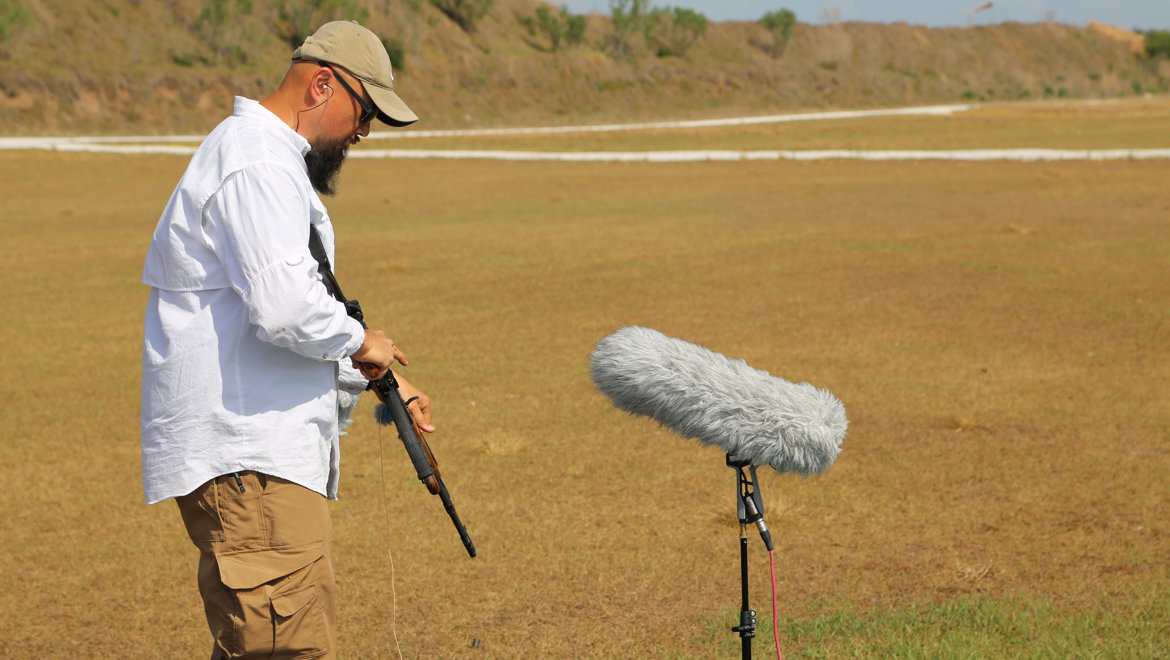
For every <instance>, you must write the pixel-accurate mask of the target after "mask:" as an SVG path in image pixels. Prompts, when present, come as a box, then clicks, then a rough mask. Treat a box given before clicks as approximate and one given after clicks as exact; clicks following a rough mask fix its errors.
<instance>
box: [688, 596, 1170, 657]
mask: <svg viewBox="0 0 1170 660" xmlns="http://www.w3.org/2000/svg"><path fill="white" fill-rule="evenodd" d="M738 618H739V612H738V611H734V612H731V611H728V612H725V613H724V614H723V615H722V616H721V617H720V618H719V619H709V620H707V621H704V622H703V626H702V627H703V630H704V631H705V633H706V634H707V635H708V637H709V638H710V643H711V644H712V646H713V649H712V650H713V651H714V654H715V655H716V656H723V657H730V656H731V655H732V654H733V653H734V651H735V650H736V649H738V648H739V647H740V640H739V637H738V635H737V634H735V633H733V632H731V626H733V625H735V624H736V623H737V622H738ZM1167 621H1170V599H1167V598H1166V597H1165V596H1162V597H1159V598H1158V599H1156V600H1154V601H1153V602H1148V603H1142V604H1141V605H1138V604H1133V605H1132V606H1131V607H1127V608H1120V609H1118V608H1111V607H1107V606H1105V605H1097V606H1095V607H1093V608H1091V609H1090V610H1088V611H1083V612H1081V611H1067V610H1065V609H1063V608H1061V607H1060V606H1059V605H1058V604H1057V603H1054V602H1052V601H1049V600H1043V599H1036V598H1033V597H1028V596H1011V597H1005V598H992V597H984V596H966V597H963V598H960V599H958V600H954V601H949V602H945V603H941V604H938V605H933V606H930V607H925V608H909V607H900V608H889V609H881V610H876V611H873V612H869V613H859V612H858V611H857V610H856V608H852V607H851V608H850V609H848V610H842V611H839V612H835V613H831V614H823V615H821V616H817V617H813V618H798V617H784V618H781V619H780V644H781V647H780V650H781V651H782V652H784V653H785V654H786V655H788V656H789V657H797V658H844V657H848V658H952V659H961V658H969V659H971V660H975V659H977V658H1100V659H1108V658H1118V659H1121V658H1126V659H1129V658H1165V657H1167V656H1170V636H1168V635H1167ZM771 623H772V621H771V617H764V616H760V621H759V624H758V626H757V631H756V633H757V637H756V639H755V640H754V641H753V652H754V653H755V654H758V655H760V657H766V656H768V655H769V654H770V653H771V649H772V646H773V642H772V626H771Z"/></svg>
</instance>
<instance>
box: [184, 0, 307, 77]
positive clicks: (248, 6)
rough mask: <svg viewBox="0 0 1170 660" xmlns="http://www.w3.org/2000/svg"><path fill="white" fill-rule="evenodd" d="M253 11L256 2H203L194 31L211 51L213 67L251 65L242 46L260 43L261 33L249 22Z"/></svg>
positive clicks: (222, 0)
mask: <svg viewBox="0 0 1170 660" xmlns="http://www.w3.org/2000/svg"><path fill="white" fill-rule="evenodd" d="M252 8H253V0H204V3H203V8H202V9H201V10H200V12H199V18H198V19H196V20H195V26H194V27H195V33H196V34H198V35H199V37H200V38H201V39H202V40H203V43H205V44H207V46H208V47H209V48H210V49H211V61H210V63H212V64H216V65H218V64H227V65H228V66H230V67H235V66H238V65H241V64H247V63H248V51H247V50H245V49H244V47H243V46H241V45H240V44H254V43H256V42H257V41H258V39H259V30H258V29H257V28H256V26H255V24H254V23H253V22H252V21H249V20H247V19H248V17H249V16H251V14H252ZM298 45H299V44H298ZM205 61H206V60H205Z"/></svg>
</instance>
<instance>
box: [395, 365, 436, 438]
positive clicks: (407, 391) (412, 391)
mask: <svg viewBox="0 0 1170 660" xmlns="http://www.w3.org/2000/svg"><path fill="white" fill-rule="evenodd" d="M394 380H396V381H398V393H399V394H401V395H402V400H403V401H407V402H408V403H407V405H406V411H407V412H409V413H410V419H411V421H412V422H414V428H415V431H416V432H417V431H419V430H422V431H426V432H427V433H434V432H435V427H434V426H433V425H432V424H431V397H429V396H427V395H426V394H423V393H422V391H421V390H419V389H418V388H416V387H415V386H414V385H411V384H410V383H409V382H407V380H406V379H405V378H403V377H402V374H394Z"/></svg>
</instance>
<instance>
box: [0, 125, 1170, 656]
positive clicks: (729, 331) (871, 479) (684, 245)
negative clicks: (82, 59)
mask: <svg viewBox="0 0 1170 660" xmlns="http://www.w3.org/2000/svg"><path fill="white" fill-rule="evenodd" d="M880 127H881V124H880V123H875V130H876V131H879V132H880V130H881V128H880ZM184 166H185V159H183V158H177V157H175V158H172V157H126V156H121V157H120V156H97V155H67V154H53V153H0V172H3V174H4V176H3V177H0V199H2V200H3V202H0V205H2V209H3V214H2V217H3V227H4V232H5V240H4V241H3V243H2V246H0V274H2V277H0V281H2V282H3V286H4V295H5V300H6V302H7V308H8V310H9V312H8V314H7V315H6V317H5V318H6V322H5V323H4V324H3V326H2V330H0V342H2V343H3V345H4V346H5V347H6V348H5V350H4V352H3V353H0V360H2V363H0V366H2V367H3V370H2V373H3V383H4V392H5V397H6V402H5V405H4V406H3V408H2V409H0V428H2V429H3V434H4V435H3V438H4V439H3V442H2V443H0V464H2V465H3V467H2V468H0V485H2V486H3V488H0V507H2V508H3V510H4V511H5V514H4V517H3V521H2V522H0V538H2V539H3V540H2V542H0V543H2V548H3V552H4V555H5V557H6V558H7V560H8V562H9V565H10V566H11V567H12V570H10V571H9V578H10V579H9V582H8V586H7V587H6V588H5V597H4V598H3V599H0V655H4V656H9V657H142V658H146V657H193V656H197V655H200V654H202V653H204V652H205V651H206V632H205V630H204V627H203V623H202V621H201V611H200V605H199V602H198V596H197V595H196V592H195V588H194V571H195V551H194V550H193V548H192V547H191V546H190V544H189V543H188V542H187V541H186V540H185V537H184V535H183V531H182V527H181V525H180V523H179V520H178V516H177V515H176V512H175V510H174V507H173V505H170V504H162V505H159V506H155V507H146V506H144V505H143V504H142V495H141V490H140V486H139V471H138V440H137V433H138V423H137V414H136V413H137V407H138V398H137V397H138V394H137V391H138V383H139V375H138V369H139V367H138V364H139V363H138V359H139V347H140V323H141V314H142V309H143V304H144V302H145V297H146V290H145V288H144V287H142V286H141V285H140V284H138V276H139V272H140V267H141V261H142V256H143V253H144V250H145V247H146V242H147V240H148V237H149V234H150V231H151V229H152V227H153V225H154V222H155V219H156V218H157V216H158V213H159V211H160V209H161V207H162V205H163V203H164V202H165V199H166V197H167V194H168V193H169V191H170V189H171V188H172V186H173V185H174V183H175V181H176V180H177V178H178V176H179V174H180V172H181V171H182V169H183V168H184ZM1168 176H1170V164H1168V163H1166V162H1165V161H1158V162H1113V163H1087V162H1085V163H1081V162H1074V163H1056V164H1018V163H984V164H963V163H929V164H915V163H887V164H873V163H851V162H822V163H807V164H801V163H787V162H779V163H735V164H730V163H728V164H717V163H703V164H673V165H612V164H611V165H604V164H596V165H590V164H556V165H550V164H500V163H495V162H431V161H423V162H408V163H399V162H392V161H354V162H352V163H350V164H349V165H347V170H346V172H345V175H344V176H343V186H344V187H343V190H342V194H341V196H340V197H339V198H338V199H336V200H335V201H333V202H332V203H331V204H330V208H331V211H332V212H333V215H334V217H335V221H336V223H337V225H338V229H339V233H340V236H341V239H340V243H339V261H340V264H339V269H338V275H339V277H340V278H341V279H342V280H343V281H344V282H345V283H346V290H347V291H349V292H352V293H353V294H355V295H358V296H359V297H360V298H361V299H362V301H363V304H364V306H365V307H366V309H367V311H368V315H369V319H370V320H371V321H372V324H373V325H375V326H384V327H386V328H388V329H389V331H390V334H391V336H393V337H394V338H395V339H396V340H397V341H398V342H399V343H400V345H402V346H403V347H404V349H405V350H406V352H407V354H408V355H409V356H410V357H411V360H412V366H411V367H410V368H409V374H410V376H411V378H412V380H413V381H415V382H416V383H418V384H419V385H421V386H423V387H425V388H426V389H427V390H428V391H429V392H430V393H431V394H432V395H433V396H434V397H435V399H436V402H437V412H436V414H437V423H438V426H439V433H438V434H437V438H436V440H435V442H434V446H435V449H436V452H437V453H438V456H439V459H440V461H441V462H442V464H443V466H444V468H445V475H446V478H447V481H448V485H449V486H450V488H451V490H452V493H453V496H454V498H455V501H456V503H457V505H458V506H459V508H460V512H461V513H462V515H463V517H464V520H465V522H466V523H467V525H468V528H469V530H470V532H471V534H472V536H473V538H474V539H475V541H476V544H477V546H478V548H479V551H480V557H479V558H477V559H475V560H469V559H467V557H466V556H465V555H464V554H463V550H462V548H461V547H460V545H459V542H458V539H457V537H456V536H455V533H454V531H453V530H452V529H451V527H450V523H449V522H448V521H447V520H446V519H445V517H444V516H443V514H442V510H441V507H440V506H439V504H438V502H437V501H435V499H434V498H432V497H429V496H427V495H426V494H425V491H424V490H423V489H422V488H421V487H420V486H419V485H418V484H417V483H415V480H414V478H413V476H412V475H411V474H410V469H409V464H408V462H407V461H406V459H405V456H403V455H402V452H401V450H400V449H399V448H398V447H397V446H396V443H397V441H396V439H394V438H393V437H391V436H390V435H389V434H386V433H383V434H382V438H381V440H382V442H383V443H385V447H386V452H387V454H386V460H387V465H386V472H387V479H386V483H385V484H384V485H383V484H382V483H381V482H380V479H379V478H378V474H379V462H378V461H379V445H378V442H379V436H378V431H377V428H376V427H375V426H374V425H373V424H372V423H370V422H369V421H368V413H369V402H365V403H363V406H362V409H361V411H360V418H359V422H358V423H357V424H355V425H354V426H353V427H352V429H351V430H352V435H351V436H350V437H349V438H347V439H346V440H345V450H344V459H343V471H344V476H343V482H342V499H341V500H340V501H339V502H337V503H336V504H335V505H334V506H333V512H334V520H335V524H336V550H337V551H336V555H337V559H336V561H337V571H338V575H339V582H340V590H341V600H342V605H341V619H342V626H343V627H342V631H341V635H342V643H343V645H344V649H345V651H346V653H345V655H346V656H347V657H391V656H392V654H393V640H392V638H391V635H390V621H391V618H390V608H391V590H390V580H389V562H388V558H387V556H386V531H387V530H386V526H385V518H384V516H383V512H382V503H381V495H380V492H381V491H382V490H383V489H385V492H386V493H387V495H388V497H389V506H390V518H391V530H390V537H391V545H392V547H393V550H394V560H395V563H396V566H397V571H398V573H397V597H398V605H399V611H398V617H397V623H398V633H399V636H400V637H401V640H402V643H403V648H404V651H405V653H406V655H407V656H408V657H480V656H482V657H492V658H515V657H573V656H578V657H645V656H650V657H656V656H665V655H669V654H675V653H677V654H679V655H681V656H683V657H710V656H711V655H712V654H713V653H714V651H713V650H712V649H713V647H712V645H711V634H709V633H708V632H706V628H705V626H707V624H708V623H709V622H710V621H713V620H716V621H717V620H718V619H719V618H720V617H722V616H723V615H724V614H725V613H727V612H730V611H733V610H735V609H737V604H738V562H737V549H736V548H737V536H738V529H737V528H736V525H735V524H734V521H733V520H732V518H733V514H734V508H733V506H734V500H733V497H734V493H733V489H734V477H733V475H732V474H731V471H730V470H728V469H727V468H725V467H724V466H723V457H722V455H720V454H719V453H718V452H716V451H714V450H710V449H702V448H700V447H698V446H697V445H695V444H694V443H692V442H690V441H686V440H682V439H679V438H676V437H673V436H671V435H669V434H667V433H666V432H663V431H661V430H658V429H657V428H655V426H654V425H653V424H652V423H649V422H647V421H644V420H635V419H631V418H628V417H627V416H625V415H622V414H620V413H618V412H615V411H614V410H613V409H612V408H611V406H610V405H609V403H608V402H607V401H606V400H605V399H604V397H603V396H602V395H600V394H598V393H597V392H596V391H595V390H594V388H593V386H592V384H591V383H590V380H589V375H588V361H589V352H590V350H591V348H592V346H593V344H594V342H596V341H597V340H598V339H599V338H601V337H603V336H605V335H606V334H608V333H610V332H612V331H613V330H615V329H617V328H618V327H620V326H623V325H627V324H642V325H648V326H652V327H655V328H658V329H660V330H662V331H663V332H666V333H667V334H671V335H675V336H680V337H683V338H686V339H688V340H691V341H694V342H697V343H700V344H703V345H705V346H709V347H711V348H712V349H714V350H717V351H720V352H723V353H725V354H726V355H728V356H732V357H737V358H744V359H746V360H747V361H748V362H749V363H750V364H752V365H755V366H757V367H760V368H763V369H767V370H769V371H771V372H772V373H773V374H776V375H779V376H782V377H784V378H787V379H790V380H794V381H810V382H813V383H815V384H817V385H819V386H822V387H827V388H830V389H831V390H833V391H834V392H835V393H836V394H837V395H838V396H839V397H840V398H841V399H842V400H843V401H844V403H845V406H846V409H847V410H848V412H849V415H850V419H851V426H850V432H849V435H848V437H847V439H846V443H845V451H844V453H843V454H842V455H841V458H840V459H839V460H838V462H837V465H836V466H835V467H834V468H833V469H832V470H830V472H829V473H827V474H826V475H825V476H824V477H822V478H819V479H813V480H808V481H802V480H799V479H796V478H792V477H784V478H779V477H775V476H765V478H764V480H763V492H764V494H765V496H766V505H767V507H768V508H769V517H770V520H771V522H772V525H771V526H772V527H773V534H774V536H775V537H776V539H777V544H778V548H777V558H778V568H779V579H780V585H779V588H780V593H781V599H782V600H781V609H782V612H784V613H786V615H787V616H797V617H810V616H815V615H819V614H824V613H831V612H837V611H845V612H853V613H857V614H859V615H860V614H864V613H866V612H870V611H873V610H874V609H875V608H880V607H884V606H907V607H919V606H925V605H929V604H932V603H940V602H949V601H951V600H953V599H955V598H958V597H961V596H963V595H966V594H981V595H987V596H990V597H1007V596H1023V597H1024V598H1027V599H1035V600H1043V601H1050V602H1054V603H1056V604H1057V606H1058V607H1059V608H1060V609H1061V610H1062V611H1071V612H1076V611H1083V610H1085V609H1087V608H1090V607H1092V606H1095V605H1097V604H1100V603H1104V604H1107V605H1114V606H1120V605H1130V606H1133V605H1134V604H1141V603H1144V602H1150V601H1156V600H1158V599H1165V594H1166V593H1167V592H1166V586H1167V585H1168V584H1170V580H1168V578H1170V576H1168V575H1167V564H1166V557H1167V556H1168V555H1170V525H1168V523H1167V516H1166V512H1167V510H1168V504H1170V486H1168V485H1167V481H1166V479H1165V475H1166V473H1167V471H1168V470H1170V449H1168V446H1170V436H1168V433H1170V431H1168V429H1170V405H1168V404H1167V396H1166V395H1167V393H1168V392H1170V382H1168V380H1170V371H1168V370H1167V368H1166V355H1167V348H1168V337H1170V334H1168V333H1170V324H1168V323H1167V317H1168V315H1170V306H1168V303H1167V301H1168V300H1170V283H1168V281H1167V278H1166V264H1167V263H1170V235H1168V234H1167V230H1166V226H1167V225H1166V219H1167V217H1168V216H1170V201H1168V200H1167V197H1166V192H1165V191H1166V183H1165V182H1166V180H1167V177H1168ZM1013 226H1014V227H1019V228H1027V229H1028V230H1029V231H1014V230H1010V229H1009V228H1011V227H1013ZM472 402H474V405H473V404H472ZM359 474H360V475H362V476H360V477H359V476H357V475H359ZM752 553H753V555H752V556H753V562H754V563H753V569H752V571H753V572H752V578H753V584H752V590H753V594H754V600H753V604H755V605H757V607H758V608H759V609H760V610H761V611H763V610H766V609H767V606H766V602H767V601H766V593H767V582H766V575H767V561H766V558H765V557H764V556H763V554H762V551H761V550H760V547H759V545H758V544H757V543H756V542H755V541H753V550H752ZM1163 611H1164V607H1163ZM724 635H726V637H732V633H730V632H729V631H716V633H715V636H716V637H717V638H719V639H726V638H725V637H724ZM472 639H479V640H481V645H480V648H479V649H478V650H477V651H473V650H472V649H471V648H470V645H471V641H472ZM786 650H788V649H786Z"/></svg>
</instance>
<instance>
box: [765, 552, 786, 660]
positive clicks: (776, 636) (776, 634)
mask: <svg viewBox="0 0 1170 660" xmlns="http://www.w3.org/2000/svg"><path fill="white" fill-rule="evenodd" d="M768 565H769V566H770V567H771V569H772V639H773V640H775V642H776V658H777V660H784V656H783V655H781V653H780V624H779V622H777V621H776V558H775V557H773V556H772V551H771V550H769V551H768Z"/></svg>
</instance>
